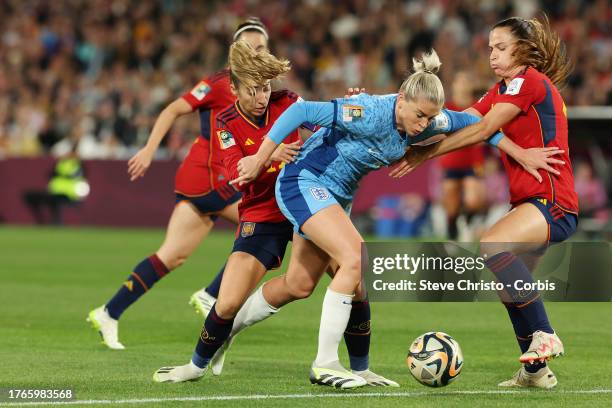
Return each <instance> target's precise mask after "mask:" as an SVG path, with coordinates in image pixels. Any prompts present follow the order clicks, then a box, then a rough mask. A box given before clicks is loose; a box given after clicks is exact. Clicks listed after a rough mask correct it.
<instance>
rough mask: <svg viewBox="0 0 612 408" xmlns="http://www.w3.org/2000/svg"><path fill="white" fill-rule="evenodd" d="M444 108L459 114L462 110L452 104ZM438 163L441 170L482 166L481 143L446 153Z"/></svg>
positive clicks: (482, 150) (482, 148)
mask: <svg viewBox="0 0 612 408" xmlns="http://www.w3.org/2000/svg"><path fill="white" fill-rule="evenodd" d="M446 108H447V109H450V110H454V111H458V112H461V111H462V110H463V108H460V107H459V106H458V105H455V104H454V103H452V102H449V103H447V104H446ZM438 163H439V164H440V167H442V168H443V169H471V168H474V167H479V166H482V165H483V163H484V146H483V145H482V143H479V144H477V145H473V146H468V147H466V148H463V149H460V150H456V151H454V152H450V153H446V154H445V155H442V156H440V158H439V160H438Z"/></svg>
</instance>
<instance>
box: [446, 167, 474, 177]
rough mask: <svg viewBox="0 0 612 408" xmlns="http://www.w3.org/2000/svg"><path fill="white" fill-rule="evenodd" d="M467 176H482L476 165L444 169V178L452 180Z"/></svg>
mask: <svg viewBox="0 0 612 408" xmlns="http://www.w3.org/2000/svg"><path fill="white" fill-rule="evenodd" d="M467 177H480V175H479V174H477V172H476V169H475V168H474V167H464V168H452V169H445V170H444V178H445V179H450V180H461V179H464V178H467Z"/></svg>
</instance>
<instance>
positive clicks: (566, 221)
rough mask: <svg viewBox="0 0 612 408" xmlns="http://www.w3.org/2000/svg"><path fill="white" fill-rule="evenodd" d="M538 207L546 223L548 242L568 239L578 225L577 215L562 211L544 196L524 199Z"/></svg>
mask: <svg viewBox="0 0 612 408" xmlns="http://www.w3.org/2000/svg"><path fill="white" fill-rule="evenodd" d="M525 202H526V203H531V204H533V205H535V206H536V207H538V210H540V212H541V213H542V215H544V218H546V222H547V223H548V242H563V241H565V240H566V239H568V238H569V237H570V236H571V235H572V234H573V233H574V232H576V227H578V217H577V215H576V214H574V213H570V212H567V211H563V210H562V209H560V208H559V207H558V206H557V205H556V204H555V203H551V202H550V201H548V200H547V199H545V198H538V197H533V198H529V199H527V200H525Z"/></svg>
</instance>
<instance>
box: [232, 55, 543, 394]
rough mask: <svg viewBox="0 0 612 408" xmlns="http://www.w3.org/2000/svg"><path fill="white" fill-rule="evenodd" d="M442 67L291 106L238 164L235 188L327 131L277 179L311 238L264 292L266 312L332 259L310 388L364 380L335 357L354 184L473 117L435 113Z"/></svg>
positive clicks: (352, 247) (355, 248) (352, 258)
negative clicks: (308, 128)
mask: <svg viewBox="0 0 612 408" xmlns="http://www.w3.org/2000/svg"><path fill="white" fill-rule="evenodd" d="M439 66H440V61H439V59H438V56H437V54H436V53H435V52H433V51H432V53H431V54H427V55H425V56H424V57H423V59H422V60H420V61H415V62H414V68H415V71H416V72H415V73H413V74H412V75H410V76H409V77H408V78H407V79H406V81H404V83H403V84H402V86H401V88H400V90H399V94H393V95H385V96H377V95H366V94H360V95H358V96H356V97H352V98H348V99H337V100H333V101H332V102H304V103H299V104H294V105H292V106H291V107H290V108H289V109H287V111H286V112H285V113H284V114H283V115H282V116H281V117H280V118H279V119H278V121H277V122H276V124H275V125H274V126H273V127H272V129H271V130H270V132H269V133H268V135H267V137H266V138H265V140H264V141H263V143H262V144H261V146H260V148H259V150H258V151H257V153H256V154H255V155H252V156H248V157H245V158H243V159H242V160H241V161H240V162H239V163H238V170H239V172H240V174H241V176H240V177H239V178H238V179H236V180H233V181H232V183H234V184H242V183H247V182H250V181H252V180H254V179H256V177H257V175H258V174H259V172H260V171H261V169H262V168H263V166H264V164H265V162H266V161H267V160H268V158H269V157H270V154H271V153H272V152H273V151H274V149H275V148H276V146H277V145H278V144H279V143H280V142H282V141H283V140H284V138H285V137H286V136H287V135H288V134H290V133H291V132H292V131H293V130H294V129H295V128H297V126H299V124H301V123H304V122H309V123H313V124H316V125H321V126H323V127H324V128H323V129H321V130H319V131H318V132H317V133H315V134H314V135H313V136H312V137H311V138H310V139H309V140H308V141H307V142H306V144H305V145H304V146H303V148H302V151H301V153H300V155H299V157H298V160H297V161H296V162H294V163H292V164H289V165H287V166H285V168H284V169H283V170H282V172H281V174H280V176H279V178H278V180H277V182H276V200H277V202H278V204H279V207H280V209H281V210H282V212H283V214H285V216H286V217H287V219H288V220H289V221H291V223H292V224H293V226H294V230H295V231H296V232H298V233H300V234H302V235H303V236H304V237H307V239H304V238H298V239H295V240H294V244H293V248H292V255H291V261H290V264H289V268H288V271H287V275H286V276H285V277H284V278H281V279H278V280H276V282H275V283H276V284H277V285H285V286H286V288H285V290H284V291H283V290H272V291H268V290H267V289H270V288H269V284H268V283H266V285H264V287H263V291H262V292H263V296H264V298H265V299H266V300H267V301H268V302H269V303H270V302H271V303H270V304H271V305H276V304H278V303H282V302H283V301H286V299H284V300H283V299H276V300H275V301H274V300H272V298H273V296H274V295H275V294H277V293H293V294H294V296H295V297H298V296H300V295H301V293H300V291H301V288H302V287H303V286H304V283H303V280H300V279H296V277H298V278H302V277H304V276H306V277H310V280H311V281H314V282H315V284H316V281H317V280H318V277H320V274H321V273H322V271H323V270H324V268H325V266H326V265H327V263H328V262H329V261H330V259H331V260H332V261H334V262H335V263H336V264H337V265H338V270H337V272H336V274H335V276H334V278H333V279H332V282H331V284H330V285H329V287H328V290H327V293H326V294H325V298H324V300H323V310H322V313H321V324H320V329H319V348H318V353H317V357H316V359H315V361H314V363H313V364H312V369H311V382H313V383H317V384H321V385H330V386H338V385H337V384H338V383H341V384H342V387H343V388H346V387H357V386H361V385H364V382H363V381H362V379H361V377H359V376H358V375H356V374H354V373H351V372H349V371H347V370H346V369H344V368H343V367H342V365H341V364H340V362H339V360H338V344H339V342H340V339H341V337H342V333H343V332H344V331H345V328H346V327H347V323H348V321H349V316H350V314H351V306H352V300H353V296H354V295H355V293H356V292H357V291H358V290H359V289H360V287H361V268H360V266H361V265H360V264H361V243H362V242H363V239H362V238H361V236H360V234H359V232H358V231H357V230H356V229H355V227H354V225H353V224H352V222H351V220H350V218H349V216H348V211H349V210H350V206H351V202H352V197H353V195H354V193H355V190H356V189H357V185H358V183H359V180H360V179H361V178H362V177H363V176H364V175H366V174H367V173H369V172H370V171H372V170H375V169H378V168H380V167H382V166H388V165H390V164H392V163H394V162H396V161H398V160H399V159H401V158H402V156H403V155H404V154H405V152H406V148H407V147H408V146H409V145H411V144H415V143H421V142H424V141H427V140H430V138H431V136H432V135H434V134H438V133H446V132H449V131H454V130H456V129H459V128H462V127H465V126H466V125H467V124H468V123H472V121H475V120H478V119H476V118H475V117H474V116H472V115H470V114H465V113H460V112H452V111H444V112H443V114H442V115H439V113H440V110H441V109H442V106H443V104H444V91H443V88H442V84H441V82H440V79H439V78H438V77H437V75H436V74H435V73H436V72H437V70H438V68H439ZM434 118H435V119H436V120H435V121H434ZM432 121H433V123H431V122H432ZM496 137H497V136H496ZM497 139H499V137H497ZM505 139H506V138H503V139H501V142H504V143H501V142H500V141H499V140H495V141H494V142H493V143H498V142H499V146H505V147H504V148H508V146H513V147H514V149H510V150H512V151H513V154H524V155H526V156H529V157H532V158H534V156H536V154H537V153H539V152H527V151H525V150H524V149H520V148H518V147H517V146H516V145H514V144H513V143H512V142H510V141H505ZM535 158H536V159H538V157H535ZM535 162H537V163H536V164H538V165H539V164H542V163H541V161H539V160H536V161H535ZM305 281H306V282H307V283H309V281H308V280H307V279H306V280H305ZM270 292H272V293H270Z"/></svg>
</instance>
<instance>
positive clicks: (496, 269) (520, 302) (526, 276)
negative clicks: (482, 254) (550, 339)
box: [486, 252, 553, 333]
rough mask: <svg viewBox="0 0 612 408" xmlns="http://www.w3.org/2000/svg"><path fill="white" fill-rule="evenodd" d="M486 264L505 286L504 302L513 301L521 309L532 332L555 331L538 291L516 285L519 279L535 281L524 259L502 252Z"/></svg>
mask: <svg viewBox="0 0 612 408" xmlns="http://www.w3.org/2000/svg"><path fill="white" fill-rule="evenodd" d="M486 264H487V267H488V268H489V269H490V270H491V271H492V272H493V273H494V274H495V276H496V277H497V279H498V280H499V281H500V282H501V283H503V284H504V286H505V296H506V299H503V300H504V302H505V303H512V304H513V305H514V306H516V307H517V308H518V309H519V310H520V312H521V314H522V315H523V317H524V318H525V320H526V321H527V322H528V323H529V327H530V329H531V333H533V332H535V331H536V330H541V331H543V332H546V333H553V329H552V327H551V326H550V322H549V321H548V316H547V315H546V310H545V309H544V302H543V301H542V299H541V297H540V294H539V293H538V291H536V290H532V291H520V290H517V289H516V288H515V287H514V283H515V282H516V281H517V280H522V281H523V282H524V283H532V282H533V278H532V276H531V273H530V272H529V270H528V269H527V267H526V266H525V264H524V263H523V261H521V260H520V259H519V258H517V257H516V256H514V255H513V254H511V253H510V252H501V253H499V254H495V255H493V256H492V257H490V258H489V259H487V260H486Z"/></svg>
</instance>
